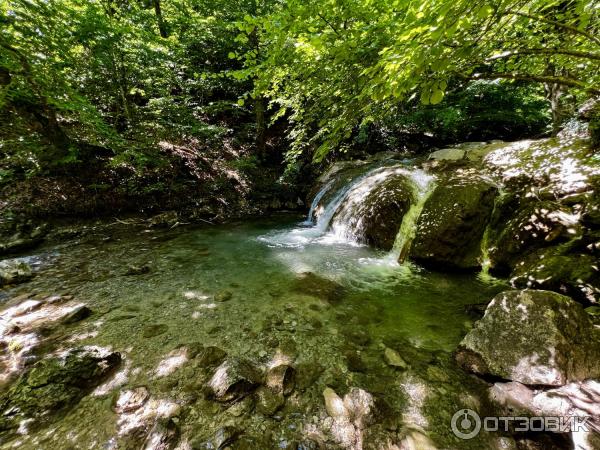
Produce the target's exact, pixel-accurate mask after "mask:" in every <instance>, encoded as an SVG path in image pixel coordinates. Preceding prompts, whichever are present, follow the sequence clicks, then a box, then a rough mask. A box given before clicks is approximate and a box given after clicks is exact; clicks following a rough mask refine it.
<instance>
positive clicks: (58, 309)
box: [0, 299, 86, 384]
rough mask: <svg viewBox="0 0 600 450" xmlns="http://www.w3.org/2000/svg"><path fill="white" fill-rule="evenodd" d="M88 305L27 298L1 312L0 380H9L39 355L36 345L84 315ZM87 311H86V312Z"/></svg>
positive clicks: (47, 340) (48, 339)
mask: <svg viewBox="0 0 600 450" xmlns="http://www.w3.org/2000/svg"><path fill="white" fill-rule="evenodd" d="M85 308H86V307H85V305H83V304H81V303H72V302H65V303H61V302H48V301H40V300H31V299H27V300H24V301H21V302H20V303H16V304H14V306H11V307H9V308H7V309H5V310H3V311H2V312H0V346H1V347H6V348H7V350H8V351H3V352H1V353H0V368H1V372H0V384H2V383H5V382H7V381H10V380H11V379H12V378H14V376H15V375H16V374H18V373H19V372H21V371H22V370H23V369H24V367H25V366H26V365H27V364H31V363H32V362H33V361H34V360H35V359H36V358H37V357H36V355H35V349H36V348H38V347H39V346H41V345H42V344H45V343H48V342H49V341H51V340H52V339H53V336H54V334H53V332H54V331H55V330H56V329H58V328H59V325H61V324H64V322H63V321H64V320H67V322H69V321H70V320H75V319H78V318H80V317H81V315H82V312H84V311H85ZM83 315H85V313H84V314H83Z"/></svg>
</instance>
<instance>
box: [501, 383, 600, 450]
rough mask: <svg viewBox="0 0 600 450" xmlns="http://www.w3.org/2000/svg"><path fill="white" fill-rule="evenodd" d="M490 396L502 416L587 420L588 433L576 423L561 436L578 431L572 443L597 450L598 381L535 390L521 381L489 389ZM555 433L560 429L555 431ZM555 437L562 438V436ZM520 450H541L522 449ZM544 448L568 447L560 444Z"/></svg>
mask: <svg viewBox="0 0 600 450" xmlns="http://www.w3.org/2000/svg"><path fill="white" fill-rule="evenodd" d="M489 395H490V399H491V400H492V402H493V403H494V404H496V405H497V407H499V410H498V411H497V413H498V414H500V415H510V416H515V415H519V416H534V417H557V418H562V419H563V421H568V420H569V418H572V419H574V420H575V419H576V418H581V419H583V418H587V419H586V421H587V423H586V426H585V428H586V429H587V432H586V431H584V430H579V426H578V425H577V423H576V422H573V424H574V427H573V428H574V429H568V428H567V429H564V430H561V433H559V434H568V432H569V431H575V432H574V433H572V436H573V437H572V441H573V442H578V443H579V445H578V447H577V448H581V449H588V448H589V449H594V448H597V447H595V446H594V445H593V444H592V445H590V444H591V440H592V439H593V436H594V435H596V436H597V434H596V433H595V432H594V431H593V430H594V429H597V428H598V427H599V426H600V419H599V417H600V383H599V382H597V381H593V380H587V381H584V382H576V383H569V384H567V385H565V386H561V387H558V388H553V389H543V388H532V387H528V386H525V385H523V384H521V383H518V382H508V383H495V384H494V385H493V386H492V387H491V388H490V389H489ZM567 423H568V422H567ZM557 428H558V427H557ZM554 431H559V430H558V429H556V428H555V429H554ZM565 432H567V433H565ZM550 434H553V433H550ZM554 436H558V434H556V435H554ZM568 441H570V439H565V443H567V442H568ZM586 441H587V442H586ZM532 444H533V443H532ZM519 448H540V447H536V446H533V447H522V446H519ZM541 448H557V449H558V448H567V447H564V446H560V445H558V446H556V447H552V446H544V447H541Z"/></svg>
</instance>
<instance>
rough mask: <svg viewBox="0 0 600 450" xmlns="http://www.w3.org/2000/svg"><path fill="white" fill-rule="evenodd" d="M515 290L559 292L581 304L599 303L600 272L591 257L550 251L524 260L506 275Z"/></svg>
mask: <svg viewBox="0 0 600 450" xmlns="http://www.w3.org/2000/svg"><path fill="white" fill-rule="evenodd" d="M510 282H511V284H512V286H513V287H515V288H531V289H545V290H549V291H555V292H561V293H563V294H566V295H569V296H571V297H572V298H574V299H576V300H578V301H581V302H582V303H597V302H598V301H599V300H600V269H599V266H598V259H597V258H595V257H594V256H592V255H588V254H580V253H575V252H571V253H565V254H563V253H562V252H561V250H560V249H557V248H554V247H551V248H545V249H540V250H538V251H536V252H534V253H532V254H530V255H528V256H527V257H525V258H524V259H523V260H522V261H521V262H520V263H519V264H517V265H516V267H515V269H514V270H513V272H512V273H511V275H510Z"/></svg>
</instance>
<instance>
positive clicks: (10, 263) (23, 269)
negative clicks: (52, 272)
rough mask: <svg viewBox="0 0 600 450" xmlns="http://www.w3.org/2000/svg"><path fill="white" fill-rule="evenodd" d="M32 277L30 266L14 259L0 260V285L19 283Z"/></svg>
mask: <svg viewBox="0 0 600 450" xmlns="http://www.w3.org/2000/svg"><path fill="white" fill-rule="evenodd" d="M31 278H33V272H32V270H31V267H29V265H28V264H26V263H25V262H23V261H19V260H16V259H11V260H6V261H0V286H2V285H4V284H19V283H24V282H25V281H29V280H30V279H31Z"/></svg>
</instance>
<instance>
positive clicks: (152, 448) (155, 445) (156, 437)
mask: <svg viewBox="0 0 600 450" xmlns="http://www.w3.org/2000/svg"><path fill="white" fill-rule="evenodd" d="M178 439H179V427H177V425H176V424H175V422H174V421H173V419H170V418H165V419H159V420H157V421H156V423H155V424H154V426H153V427H152V429H151V430H150V433H149V434H148V437H147V438H146V441H145V443H144V446H143V448H144V450H171V449H173V448H175V446H176V445H177V441H178Z"/></svg>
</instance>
